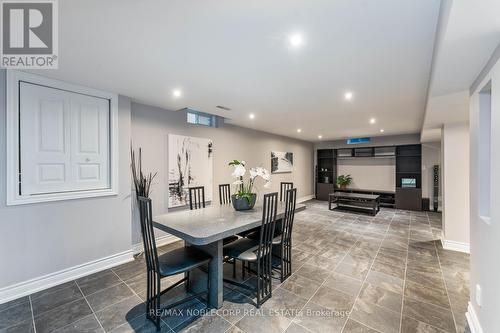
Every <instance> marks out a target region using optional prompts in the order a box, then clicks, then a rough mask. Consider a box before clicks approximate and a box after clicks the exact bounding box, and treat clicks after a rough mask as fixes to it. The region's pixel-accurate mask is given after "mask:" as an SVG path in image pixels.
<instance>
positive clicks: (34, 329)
mask: <svg viewBox="0 0 500 333" xmlns="http://www.w3.org/2000/svg"><path fill="white" fill-rule="evenodd" d="M28 299H29V301H30V308H31V320H32V321H33V332H34V333H36V325H35V313H34V312H33V302H32V301H31V295H28Z"/></svg>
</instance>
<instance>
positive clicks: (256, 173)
mask: <svg viewBox="0 0 500 333" xmlns="http://www.w3.org/2000/svg"><path fill="white" fill-rule="evenodd" d="M257 176H260V172H259V170H258V168H251V169H250V179H252V180H254V179H255V177H257Z"/></svg>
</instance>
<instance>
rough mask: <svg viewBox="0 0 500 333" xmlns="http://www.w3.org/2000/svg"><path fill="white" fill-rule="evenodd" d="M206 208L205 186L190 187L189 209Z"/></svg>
mask: <svg viewBox="0 0 500 333" xmlns="http://www.w3.org/2000/svg"><path fill="white" fill-rule="evenodd" d="M198 208H205V186H194V187H190V188H189V209H191V210H193V209H198Z"/></svg>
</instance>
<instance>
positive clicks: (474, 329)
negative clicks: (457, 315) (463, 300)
mask: <svg viewBox="0 0 500 333" xmlns="http://www.w3.org/2000/svg"><path fill="white" fill-rule="evenodd" d="M465 317H466V318H467V322H468V323H469V328H470V331H471V333H483V329H482V328H481V324H480V323H479V319H478V318H477V315H476V311H475V310H474V307H473V306H472V304H470V302H469V306H468V307H467V312H466V313H465Z"/></svg>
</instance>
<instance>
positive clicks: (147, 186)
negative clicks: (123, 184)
mask: <svg viewBox="0 0 500 333" xmlns="http://www.w3.org/2000/svg"><path fill="white" fill-rule="evenodd" d="M130 157H131V165H130V167H131V169H132V178H133V181H134V187H135V194H136V195H137V196H142V197H146V198H149V192H150V190H151V184H152V183H153V179H154V178H155V177H156V175H157V172H155V173H154V174H153V173H151V172H150V173H148V174H146V175H144V174H143V173H142V149H141V148H139V156H138V158H137V159H136V156H135V151H134V149H133V148H132V146H131V147H130ZM137 166H138V168H137Z"/></svg>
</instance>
